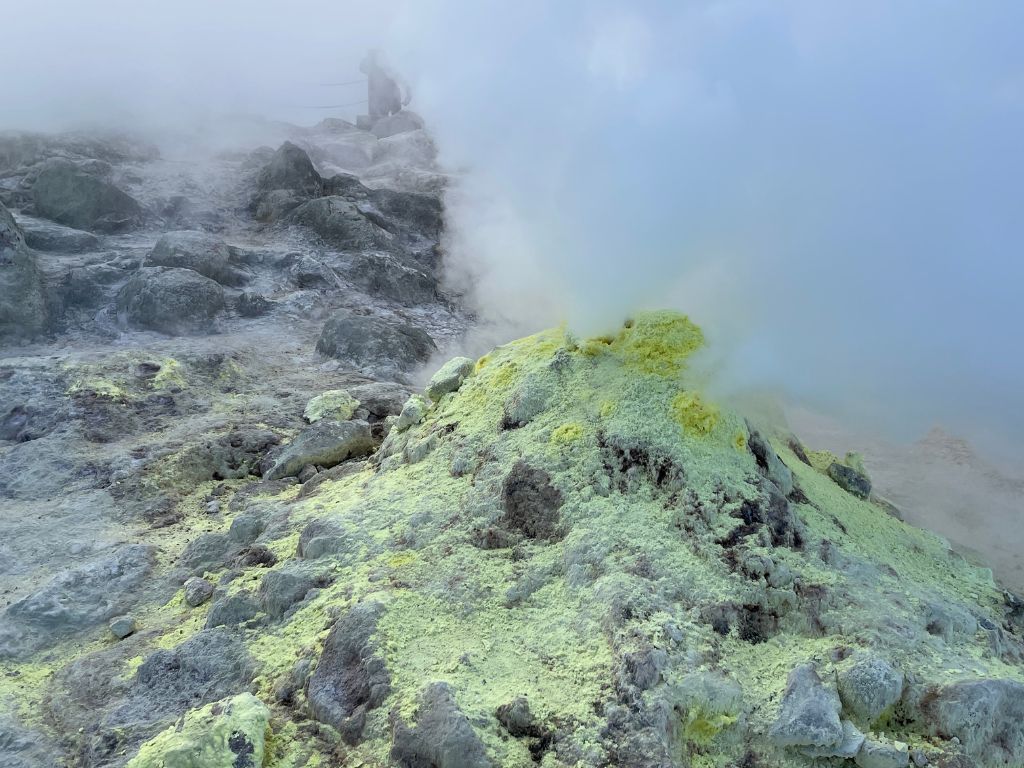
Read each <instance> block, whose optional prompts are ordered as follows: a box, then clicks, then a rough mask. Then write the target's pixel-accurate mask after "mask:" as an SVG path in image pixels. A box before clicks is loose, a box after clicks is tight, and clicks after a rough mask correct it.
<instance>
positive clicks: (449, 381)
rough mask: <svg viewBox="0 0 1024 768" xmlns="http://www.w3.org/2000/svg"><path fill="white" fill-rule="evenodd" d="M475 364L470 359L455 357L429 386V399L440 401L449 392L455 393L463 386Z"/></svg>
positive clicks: (432, 379)
mask: <svg viewBox="0 0 1024 768" xmlns="http://www.w3.org/2000/svg"><path fill="white" fill-rule="evenodd" d="M474 365H475V363H474V362H473V361H472V360H470V359H469V358H468V357H453V358H452V359H451V360H449V361H448V362H447V363H445V364H444V365H442V366H441V367H440V368H439V369H438V370H437V373H435V374H434V375H433V376H431V377H430V381H429V383H428V384H427V397H429V398H430V399H431V400H435V401H437V400H440V399H441V398H442V397H444V396H445V395H447V394H448V393H449V392H455V391H456V390H457V389H458V388H459V387H461V386H462V382H463V381H465V380H466V379H467V378H468V377H469V375H470V374H471V373H473V367H474Z"/></svg>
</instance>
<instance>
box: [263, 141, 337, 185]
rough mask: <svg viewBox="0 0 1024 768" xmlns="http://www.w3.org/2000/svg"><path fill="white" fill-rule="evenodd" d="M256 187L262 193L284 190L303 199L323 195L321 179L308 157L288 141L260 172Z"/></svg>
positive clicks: (302, 150)
mask: <svg viewBox="0 0 1024 768" xmlns="http://www.w3.org/2000/svg"><path fill="white" fill-rule="evenodd" d="M256 185H257V187H258V188H259V189H260V190H261V191H263V192H269V191H270V190H274V189H284V190H289V191H291V192H295V193H298V194H299V195H302V196H305V197H319V196H320V195H321V194H323V179H321V178H320V174H319V173H317V172H316V168H314V167H313V162H312V161H311V160H310V159H309V155H308V154H306V151H305V150H304V149H302V148H301V147H298V146H296V145H295V144H292V143H291V142H290V141H286V142H284V143H283V144H282V145H281V146H280V147H278V149H277V151H276V152H274V154H273V156H272V157H271V158H270V161H269V162H268V163H267V164H266V165H265V166H264V167H263V170H261V171H260V173H259V176H258V177H257V179H256Z"/></svg>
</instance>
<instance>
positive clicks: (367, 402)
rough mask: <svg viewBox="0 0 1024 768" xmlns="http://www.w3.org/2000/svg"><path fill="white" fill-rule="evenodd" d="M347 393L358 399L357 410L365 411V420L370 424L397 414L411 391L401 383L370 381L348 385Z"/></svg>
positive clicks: (357, 411) (357, 412) (357, 413)
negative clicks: (352, 385)
mask: <svg viewBox="0 0 1024 768" xmlns="http://www.w3.org/2000/svg"><path fill="white" fill-rule="evenodd" d="M347 389H348V393H349V394H350V395H352V397H354V398H355V399H356V400H358V401H359V408H358V409H357V410H356V415H357V416H358V415H359V411H361V410H365V411H366V420H367V421H369V422H370V423H371V424H373V423H376V422H378V421H383V420H384V419H386V418H387V417H388V416H397V415H398V414H400V413H401V412H402V407H403V406H404V405H405V401H406V400H408V399H409V395H411V394H412V391H411V390H410V389H409V388H408V387H406V386H405V385H403V384H396V383H394V382H390V381H372V382H369V383H367V384H357V385H356V386H354V387H348V388H347Z"/></svg>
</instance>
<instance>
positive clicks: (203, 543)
mask: <svg viewBox="0 0 1024 768" xmlns="http://www.w3.org/2000/svg"><path fill="white" fill-rule="evenodd" d="M238 549H239V547H238V543H237V542H235V541H234V540H232V539H231V538H230V537H229V536H228V534H226V533H219V532H216V533H204V534H202V535H200V536H197V537H196V538H195V539H193V540H192V541H190V542H189V543H188V545H187V546H186V547H185V549H184V551H183V552H182V553H181V557H179V558H178V565H179V566H180V567H182V568H184V569H185V572H186V573H188V574H190V575H196V576H200V575H202V574H203V572H204V571H215V570H218V569H220V568H223V567H224V566H225V565H227V563H228V562H229V561H230V560H231V558H233V557H234V556H235V555H236V554H237V552H238Z"/></svg>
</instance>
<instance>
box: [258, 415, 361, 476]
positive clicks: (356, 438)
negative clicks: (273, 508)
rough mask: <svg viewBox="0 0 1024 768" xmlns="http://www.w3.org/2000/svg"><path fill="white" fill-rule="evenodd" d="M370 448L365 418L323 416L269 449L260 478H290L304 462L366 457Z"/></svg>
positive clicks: (331, 463)
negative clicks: (339, 419)
mask: <svg viewBox="0 0 1024 768" xmlns="http://www.w3.org/2000/svg"><path fill="white" fill-rule="evenodd" d="M374 447H375V443H374V440H373V435H372V434H371V432H370V425H369V424H367V423H366V422H365V421H361V420H353V421H345V422H337V421H331V420H328V419H323V420H321V421H318V422H316V423H315V424H313V425H311V426H310V427H307V428H306V429H304V430H303V431H302V432H300V433H299V434H298V435H297V436H296V437H295V439H294V440H292V441H291V442H290V443H288V444H287V445H283V446H281V447H280V448H276V449H274V450H273V451H271V452H270V453H269V454H268V455H267V457H266V458H265V459H264V461H263V464H262V468H263V477H264V479H266V480H280V479H281V478H284V477H294V476H295V475H297V474H298V473H299V472H301V471H302V468H303V467H305V466H306V465H307V464H315V465H317V466H321V467H333V466H335V465H336V464H340V463H341V462H343V461H347V460H348V459H353V458H359V457H361V456H366V455H368V454H369V453H370V452H371V451H372V450H373V449H374Z"/></svg>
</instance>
